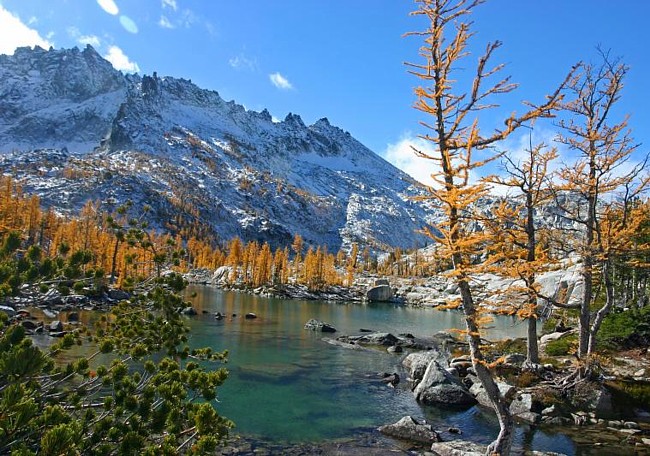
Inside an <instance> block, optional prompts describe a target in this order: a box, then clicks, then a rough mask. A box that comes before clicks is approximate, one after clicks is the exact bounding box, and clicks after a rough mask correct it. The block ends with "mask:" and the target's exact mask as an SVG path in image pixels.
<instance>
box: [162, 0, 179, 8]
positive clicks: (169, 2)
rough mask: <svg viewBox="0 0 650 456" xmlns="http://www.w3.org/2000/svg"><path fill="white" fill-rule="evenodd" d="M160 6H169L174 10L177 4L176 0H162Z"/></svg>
mask: <svg viewBox="0 0 650 456" xmlns="http://www.w3.org/2000/svg"><path fill="white" fill-rule="evenodd" d="M162 7H163V8H171V9H173V10H174V11H176V10H177V9H178V5H177V4H176V0H162Z"/></svg>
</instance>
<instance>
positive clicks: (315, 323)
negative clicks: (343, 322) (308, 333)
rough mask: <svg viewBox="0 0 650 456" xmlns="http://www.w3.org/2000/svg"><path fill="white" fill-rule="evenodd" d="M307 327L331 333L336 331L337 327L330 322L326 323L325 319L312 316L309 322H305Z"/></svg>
mask: <svg viewBox="0 0 650 456" xmlns="http://www.w3.org/2000/svg"><path fill="white" fill-rule="evenodd" d="M305 329H311V330H312V331H320V332H330V333H333V332H336V328H334V326H332V325H330V324H329V323H325V322H324V321H320V320H316V319H315V318H311V319H309V321H308V322H307V323H305Z"/></svg>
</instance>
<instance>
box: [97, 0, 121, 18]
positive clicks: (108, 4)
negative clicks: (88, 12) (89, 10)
mask: <svg viewBox="0 0 650 456" xmlns="http://www.w3.org/2000/svg"><path fill="white" fill-rule="evenodd" d="M97 4H98V5H99V6H100V8H101V9H103V10H104V11H106V12H107V13H108V14H111V15H113V16H117V14H118V13H119V12H120V9H119V8H118V7H117V5H116V4H115V1H114V0H97Z"/></svg>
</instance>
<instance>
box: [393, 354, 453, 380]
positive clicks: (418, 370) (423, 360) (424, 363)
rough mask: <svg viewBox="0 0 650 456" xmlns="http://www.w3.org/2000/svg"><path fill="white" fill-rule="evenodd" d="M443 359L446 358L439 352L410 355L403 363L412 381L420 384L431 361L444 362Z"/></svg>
mask: <svg viewBox="0 0 650 456" xmlns="http://www.w3.org/2000/svg"><path fill="white" fill-rule="evenodd" d="M443 359H444V357H443V356H442V355H441V354H440V352H438V351H437V350H428V351H424V352H416V353H409V355H408V356H407V357H406V358H404V360H403V361H402V366H404V367H405V368H406V369H407V370H408V372H409V377H411V381H413V383H419V382H420V380H422V377H424V373H425V372H426V370H427V367H429V364H430V363H431V361H434V360H435V361H438V362H442V360H443Z"/></svg>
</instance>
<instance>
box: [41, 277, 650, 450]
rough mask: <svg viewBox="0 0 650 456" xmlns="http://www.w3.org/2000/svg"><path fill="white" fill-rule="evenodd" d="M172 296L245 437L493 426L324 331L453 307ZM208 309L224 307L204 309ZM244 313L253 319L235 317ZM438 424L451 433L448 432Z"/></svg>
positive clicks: (409, 329) (432, 330)
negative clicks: (435, 402)
mask: <svg viewBox="0 0 650 456" xmlns="http://www.w3.org/2000/svg"><path fill="white" fill-rule="evenodd" d="M184 297H185V299H186V301H188V302H190V303H191V305H192V307H193V308H194V309H195V310H196V311H197V313H198V314H197V315H194V316H188V317H186V318H187V324H188V325H189V327H190V329H191V332H190V345H191V346H192V347H194V348H198V347H212V348H213V349H214V350H217V351H224V350H227V351H228V360H227V362H226V363H225V364H223V367H225V368H226V369H227V370H228V372H229V375H228V379H227V380H226V382H225V383H224V385H222V386H221V387H220V388H219V389H218V396H217V402H216V403H215V406H216V408H217V410H218V412H219V414H220V415H222V416H225V417H227V418H229V419H230V420H232V421H234V423H235V428H234V429H233V430H232V431H231V432H232V433H233V434H236V435H239V436H241V438H242V439H244V440H245V441H247V442H256V443H257V444H259V445H260V447H267V448H268V447H269V445H271V446H272V447H273V448H287V449H289V448H296V447H300V446H301V445H321V444H322V445H328V444H334V445H337V444H338V442H343V443H344V444H350V443H351V442H352V445H354V442H369V441H371V442H372V443H373V444H374V445H380V446H381V447H386V446H389V447H395V448H400V443H399V442H397V441H394V440H392V439H389V438H388V437H383V436H381V434H380V433H379V432H378V431H377V430H376V428H377V427H378V426H382V425H385V424H391V423H395V422H396V421H398V420H399V419H401V418H402V417H404V416H406V415H410V416H412V417H413V418H415V419H416V420H422V419H424V420H426V421H427V423H429V424H431V425H432V426H433V428H434V429H436V430H437V431H439V432H440V434H441V437H442V438H443V440H451V439H457V438H460V439H462V440H469V441H473V442H477V443H483V444H488V443H490V442H491V441H492V440H494V438H495V437H496V435H497V434H498V431H499V426H498V422H497V420H496V416H495V415H494V414H493V413H492V412H491V411H490V410H487V409H483V408H481V407H479V406H473V407H470V408H463V409H449V408H439V407H434V406H426V405H422V404H419V403H418V402H416V400H415V397H414V395H413V393H412V392H411V390H410V388H409V384H408V382H407V381H406V378H407V376H408V374H407V372H406V371H405V370H404V368H403V367H402V366H401V361H402V359H403V358H404V356H406V354H407V352H406V351H405V352H404V353H395V354H391V353H388V352H387V351H386V350H385V349H382V348H381V347H378V348H377V349H364V350H353V349H350V348H345V347H344V346H341V345H336V344H331V343H328V342H327V339H328V338H331V339H335V338H336V337H337V336H339V335H358V334H360V333H361V329H362V328H363V329H366V330H368V329H369V330H372V331H373V332H389V333H392V334H395V335H398V334H403V333H410V334H413V335H414V336H416V337H417V338H421V339H427V338H429V337H431V336H433V335H434V334H436V333H438V332H440V331H448V330H449V329H452V328H463V327H464V321H463V318H462V314H461V313H460V312H458V311H438V310H435V309H431V308H421V307H412V306H405V305H401V304H393V303H359V302H349V303H346V302H328V301H317V300H299V299H275V298H266V297H261V296H257V295H252V294H247V293H240V292H234V291H224V290H220V289H218V288H214V287H210V286H204V285H190V286H189V287H188V288H187V289H186V291H185V292H184ZM34 312H35V313H36V314H38V312H39V311H38V310H34ZM217 312H219V313H221V314H223V315H225V318H223V319H217V318H215V314H216V313H217ZM247 313H254V314H255V315H256V316H257V318H254V319H247V318H245V315H246V314H247ZM64 314H65V313H64ZM61 317H62V320H64V321H65V320H66V319H67V317H66V316H65V315H61ZM95 318H96V312H90V311H81V312H80V321H82V322H83V323H84V324H88V325H90V324H92V321H93V320H94V319H95ZM312 318H314V319H317V320H321V321H323V322H326V323H329V324H330V325H332V326H333V327H334V328H336V330H337V332H336V333H322V332H317V331H311V330H307V329H304V325H305V323H306V322H307V321H308V320H309V319H312ZM525 334H526V326H525V324H524V323H523V322H522V321H521V320H518V319H516V318H514V317H507V316H495V318H494V321H493V322H492V323H491V324H490V327H489V328H488V329H487V331H486V332H485V334H484V337H485V338H486V339H487V340H493V341H496V340H500V339H506V338H517V337H524V336H525ZM35 342H36V344H38V345H40V346H47V345H49V343H51V339H50V338H49V337H47V336H45V335H43V336H40V337H35ZM87 350H88V348H84V346H81V347H74V348H73V349H71V350H70V351H67V352H64V354H62V356H61V359H60V361H66V360H68V361H69V360H72V359H74V358H76V357H78V356H86V355H87ZM100 358H101V357H100ZM96 361H97V360H96ZM98 362H101V363H107V362H109V359H101V360H99V361H98ZM217 366H218V367H221V366H222V364H218V365H217ZM394 372H396V373H398V374H399V376H400V378H401V379H402V381H401V382H400V383H399V384H397V386H396V387H394V388H393V387H390V386H387V385H386V384H385V383H383V382H382V381H381V375H382V374H383V373H394ZM450 428H456V429H459V430H460V431H461V433H462V434H461V435H455V434H452V433H450V432H449V429H450ZM603 441H604V442H605V444H604V445H606V446H603V443H602V442H603ZM607 441H609V444H607ZM595 442H600V443H595ZM401 448H404V447H403V446H402V447H401ZM407 448H408V446H407ZM513 450H514V451H513V454H526V453H527V452H529V451H532V450H537V451H545V452H557V453H561V454H565V455H567V456H592V455H602V454H607V455H629V454H635V451H634V446H628V445H620V439H619V438H607V437H605V436H604V435H601V434H600V431H599V430H598V428H589V427H587V428H585V427H575V426H562V427H558V426H555V427H533V426H529V425H517V428H516V432H515V440H514V444H513ZM273 454H275V453H273ZM283 454H284V452H283ZM287 454H308V453H304V452H299V453H295V452H294V453H291V452H288V453H287ZM337 454H338V453H337ZM353 454H358V453H353ZM636 454H648V453H636Z"/></svg>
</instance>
